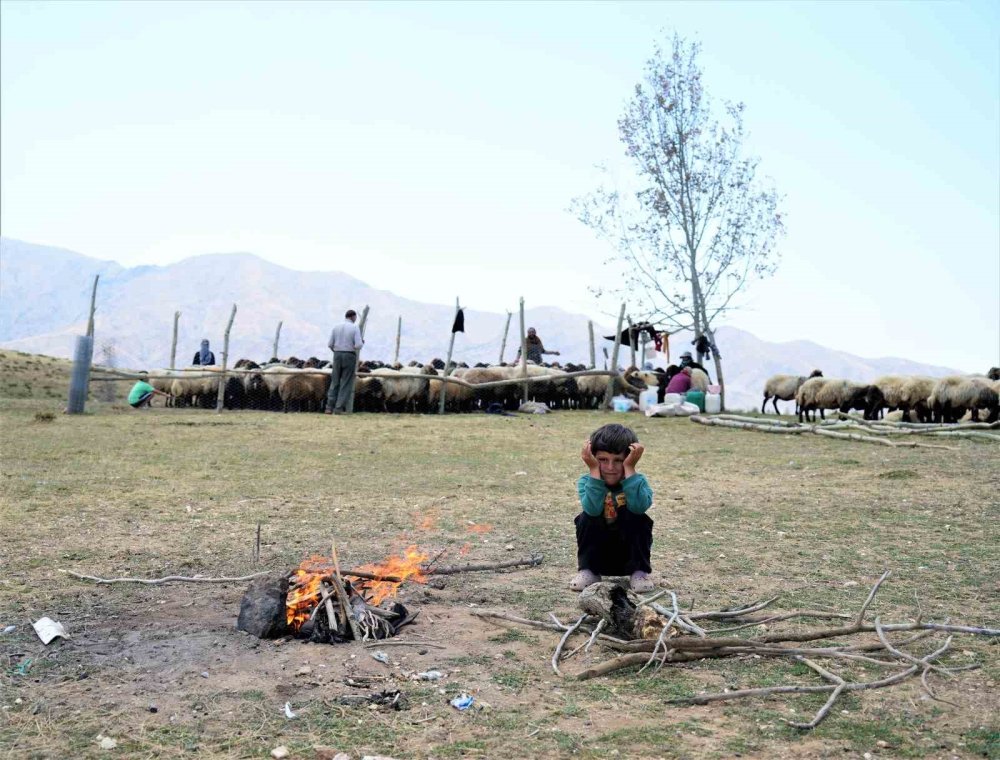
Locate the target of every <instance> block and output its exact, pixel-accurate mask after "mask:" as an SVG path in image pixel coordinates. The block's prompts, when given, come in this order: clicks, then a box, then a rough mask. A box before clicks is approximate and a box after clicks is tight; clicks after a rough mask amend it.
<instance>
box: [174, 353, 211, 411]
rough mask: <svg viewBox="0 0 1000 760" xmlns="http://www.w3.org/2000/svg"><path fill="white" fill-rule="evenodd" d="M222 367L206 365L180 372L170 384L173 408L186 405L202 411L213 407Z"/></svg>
mask: <svg viewBox="0 0 1000 760" xmlns="http://www.w3.org/2000/svg"><path fill="white" fill-rule="evenodd" d="M221 370H222V367H219V366H218V365H215V364H208V365H205V366H204V367H187V368H185V369H183V370H180V372H179V374H178V375H177V376H175V377H174V379H173V381H172V382H171V383H170V395H172V396H173V397H174V405H175V406H186V405H188V404H190V405H192V406H193V405H194V404H198V406H200V407H202V408H203V409H210V408H211V407H213V406H215V401H216V398H217V397H218V394H219V372H220V371H221Z"/></svg>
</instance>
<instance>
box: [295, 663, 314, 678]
mask: <svg viewBox="0 0 1000 760" xmlns="http://www.w3.org/2000/svg"><path fill="white" fill-rule="evenodd" d="M312 672H313V669H312V668H310V667H309V666H308V665H303V666H302V667H301V668H299V669H298V670H296V671H295V675H297V676H308V675H312Z"/></svg>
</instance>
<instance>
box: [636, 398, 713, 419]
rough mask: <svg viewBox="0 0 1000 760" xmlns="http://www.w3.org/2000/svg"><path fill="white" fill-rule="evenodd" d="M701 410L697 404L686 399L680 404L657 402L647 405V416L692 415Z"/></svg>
mask: <svg viewBox="0 0 1000 760" xmlns="http://www.w3.org/2000/svg"><path fill="white" fill-rule="evenodd" d="M699 412H701V409H699V408H698V405H697V404H689V403H687V402H686V401H682V402H681V403H679V404H655V405H654V406H649V407H646V416H647V417H690V416H691V415H692V414H698V413H699Z"/></svg>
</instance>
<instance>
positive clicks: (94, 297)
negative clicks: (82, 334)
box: [87, 274, 101, 353]
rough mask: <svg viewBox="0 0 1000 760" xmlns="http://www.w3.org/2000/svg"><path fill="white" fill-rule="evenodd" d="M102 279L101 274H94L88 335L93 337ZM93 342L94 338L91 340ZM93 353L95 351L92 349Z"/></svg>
mask: <svg viewBox="0 0 1000 760" xmlns="http://www.w3.org/2000/svg"><path fill="white" fill-rule="evenodd" d="M99 279H101V275H99V274H95V275H94V287H93V289H92V290H91V291H90V316H89V317H88V318H87V337H89V338H91V339H93V337H94V312H95V311H97V281H98V280H99ZM91 342H93V340H92V341H91ZM91 353H93V351H91Z"/></svg>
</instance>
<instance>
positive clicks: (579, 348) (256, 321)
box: [0, 238, 955, 408]
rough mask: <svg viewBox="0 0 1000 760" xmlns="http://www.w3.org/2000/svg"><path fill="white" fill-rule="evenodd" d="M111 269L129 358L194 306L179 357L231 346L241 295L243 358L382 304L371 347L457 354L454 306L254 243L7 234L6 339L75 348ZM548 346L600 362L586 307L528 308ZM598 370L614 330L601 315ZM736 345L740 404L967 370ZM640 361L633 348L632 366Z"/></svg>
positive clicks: (731, 395) (109, 333) (491, 321)
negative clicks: (100, 244)
mask: <svg viewBox="0 0 1000 760" xmlns="http://www.w3.org/2000/svg"><path fill="white" fill-rule="evenodd" d="M95 274H100V275H101V280H100V286H99V287H98V297H97V316H96V320H95V334H96V336H97V344H98V347H99V346H100V345H101V344H102V343H104V342H107V341H114V344H115V352H116V355H117V357H118V364H119V365H121V366H131V367H148V368H155V367H161V366H166V365H167V364H168V362H169V356H170V340H171V333H172V328H173V314H174V311H180V312H181V319H180V326H179V331H178V333H179V335H178V348H177V362H178V365H179V366H182V365H185V364H187V363H188V362H189V361H190V360H191V357H192V356H193V355H194V353H195V351H196V350H197V348H198V345H199V342H200V340H201V338H202V337H207V338H208V339H209V340H210V341H211V342H212V347H213V349H214V350H215V351H216V353H219V352H220V351H221V348H222V333H223V330H224V329H225V322H226V320H227V319H228V318H229V312H230V309H231V308H232V305H233V304H234V303H236V304H237V305H238V312H237V315H236V320H235V322H234V324H233V331H232V335H231V340H230V355H231V357H233V359H234V360H235V359H236V358H238V357H251V358H255V359H267V358H268V357H269V356H270V353H271V345H272V342H273V340H274V330H275V327H276V326H277V323H278V321H279V320H280V321H283V323H284V325H283V327H282V331H281V344H280V348H279V353H280V354H281V355H282V356H290V355H296V356H300V357H308V356H320V357H325V356H326V354H327V353H328V352H327V349H326V342H327V339H328V337H329V332H330V329H331V327H332V326H333V325H334V324H336V323H337V322H338V321H340V320H341V319H342V317H343V312H344V311H345V310H346V309H347V308H350V307H353V308H355V309H357V310H358V311H360V310H361V308H362V307H363V306H364V305H365V304H367V305H368V306H369V307H370V315H369V318H368V326H367V331H366V347H365V351H364V354H365V356H368V357H372V358H381V359H384V360H387V361H388V360H391V359H392V355H393V350H394V346H395V339H396V320H397V318H398V317H400V316H401V317H402V319H403V335H402V341H401V350H400V359H401V361H403V362H406V361H409V360H410V359H419V360H422V361H426V360H429V359H431V358H433V357H442V358H443V357H444V356H445V354H446V353H447V349H448V339H449V337H450V329H451V324H452V318H453V314H454V308H453V307H451V306H443V305H438V304H425V303H420V302H418V301H413V300H409V299H406V298H401V297H399V296H396V295H393V294H392V293H390V292H388V291H385V290H378V289H376V288H373V287H371V286H369V285H367V284H366V283H363V282H361V281H360V280H357V279H355V278H353V277H351V276H350V275H347V274H344V273H342V272H299V271H295V270H291V269H287V268H285V267H282V266H279V265H277V264H272V263H270V262H268V261H264V260H263V259H261V258H259V257H257V256H254V255H253V254H249V253H231V254H209V255H203V256H194V257H191V258H188V259H184V260H183V261H179V262H177V263H175V264H171V265H169V266H142V267H131V268H126V267H122V266H121V265H119V264H116V263H115V262H113V261H101V260H98V259H93V258H90V257H88V256H83V255H81V254H78V253H74V252H72V251H67V250H63V249H58V248H51V247H46V246H40V245H34V244H31V243H26V242H22V241H18V240H12V239H9V238H2V239H0V346H2V347H5V348H11V349H15V350H20V351H26V352H31V353H40V354H47V355H50V356H61V357H69V356H71V355H72V352H73V341H74V337H75V336H76V335H79V334H82V333H83V332H84V331H85V328H86V320H87V309H88V307H89V303H90V287H91V284H92V282H93V277H94V275H95ZM526 319H527V322H528V324H530V325H534V326H536V327H537V328H538V332H539V334H540V335H541V336H542V338H543V339H544V341H545V345H546V347H548V348H551V349H558V350H559V351H560V352H561V356H560V357H559V359H560V360H561V361H576V362H586V361H587V360H588V354H589V349H588V339H587V317H585V316H582V315H579V314H570V313H568V312H565V311H563V310H561V309H558V308H556V307H551V306H544V307H537V308H532V309H528V310H526ZM505 321H506V315H505V314H496V313H491V312H482V311H475V310H466V312H465V329H466V332H465V333H464V334H463V333H459V334H458V335H457V337H456V341H455V357H456V358H457V359H458V360H464V361H467V362H469V363H474V362H477V361H489V362H496V361H497V359H498V358H499V352H500V341H501V337H502V335H503V329H504V322H505ZM517 331H518V319H517V315H516V314H515V315H514V317H513V319H512V321H511V334H510V336H509V337H508V341H507V350H506V352H505V357H506V358H507V359H508V360H511V359H512V358H513V357H514V354H515V353H516V351H517V338H516V337H515V336H516V335H517V334H518V333H517ZM595 332H596V334H597V341H598V348H597V352H598V366H603V355H602V353H601V349H602V347H608V348H609V350H610V346H611V344H610V342H607V341H604V340H603V339H602V337H601V336H603V335H610V334H611V333H612V332H613V327H609V326H607V325H604V326H598V325H595ZM716 337H717V340H718V343H719V346H720V349H721V350H722V353H723V359H724V364H723V371H724V372H725V374H726V380H727V390H728V404H729V406H730V407H731V408H754V407H757V408H759V407H760V398H761V393H760V391H761V389H762V388H763V385H764V381H765V380H766V379H767V377H769V376H770V375H771V374H774V373H777V372H786V373H794V374H808V373H809V371H810V370H812V369H813V368H820V369H822V370H823V373H824V374H825V375H826V376H827V377H834V376H838V377H848V378H854V379H858V380H863V379H871V378H874V377H876V376H878V375H882V374H888V373H903V374H928V375H935V376H937V375H944V374H950V373H953V372H955V370H952V369H949V368H946V367H935V366H928V365H924V364H919V363H917V362H912V361H908V360H905V359H895V358H881V359H863V358H861V357H858V356H853V355H851V354H848V353H845V352H842V351H834V350H831V349H827V348H824V347H822V346H820V345H817V344H815V343H811V342H809V341H793V342H789V343H768V342H765V341H762V340H759V339H758V338H756V337H755V336H753V335H751V334H750V333H747V332H745V331H742V330H739V329H737V328H733V327H725V326H723V327H720V328H719V330H718V331H717V334H716ZM691 338H692V336H691V335H689V334H684V333H679V334H676V335H673V336H671V348H672V359H673V360H674V361H676V359H677V356H678V355H679V354H680V353H681V352H682V351H684V350H686V349H690V340H691ZM627 359H628V351H627V350H625V352H624V358H623V359H622V362H623V363H626V362H627Z"/></svg>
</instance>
